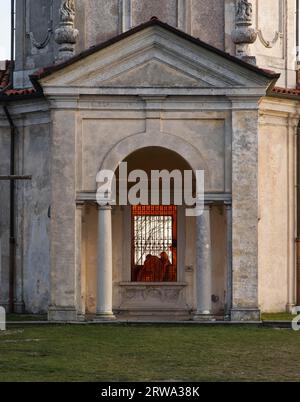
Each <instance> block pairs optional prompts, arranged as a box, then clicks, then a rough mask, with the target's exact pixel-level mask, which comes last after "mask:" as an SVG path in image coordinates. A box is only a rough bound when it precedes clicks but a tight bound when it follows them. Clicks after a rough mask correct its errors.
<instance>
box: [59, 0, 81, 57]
mask: <svg viewBox="0 0 300 402" xmlns="http://www.w3.org/2000/svg"><path fill="white" fill-rule="evenodd" d="M59 15H60V24H59V27H58V28H57V29H56V30H55V41H56V43H58V44H59V55H58V59H59V61H63V60H66V59H68V58H70V57H72V56H74V53H75V45H76V41H77V37H78V30H77V29H75V28H74V20H75V1H74V0H62V2H61V6H60V9H59Z"/></svg>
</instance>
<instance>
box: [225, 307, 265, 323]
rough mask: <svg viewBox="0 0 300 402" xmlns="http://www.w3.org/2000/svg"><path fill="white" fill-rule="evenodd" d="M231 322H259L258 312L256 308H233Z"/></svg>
mask: <svg viewBox="0 0 300 402" xmlns="http://www.w3.org/2000/svg"><path fill="white" fill-rule="evenodd" d="M231 321H260V310H259V309H256V308H233V309H232V310H231Z"/></svg>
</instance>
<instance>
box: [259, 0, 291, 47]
mask: <svg viewBox="0 0 300 402" xmlns="http://www.w3.org/2000/svg"><path fill="white" fill-rule="evenodd" d="M268 3H269V4H268ZM262 5H263V6H264V7H265V9H266V10H270V7H271V5H272V7H273V8H275V10H276V11H277V10H278V11H277V12H276V14H277V16H278V18H277V20H276V18H273V19H272V20H273V21H274V22H275V24H276V25H277V27H273V32H272V33H271V35H270V32H265V31H266V28H265V27H263V23H262V22H261V15H262V13H263V9H262ZM256 28H257V33H258V38H259V40H260V42H261V43H262V44H263V46H265V47H266V48H269V49H271V48H273V47H274V46H275V45H276V43H277V42H278V41H279V40H280V39H281V38H283V36H284V34H283V30H284V0H272V1H271V3H270V2H268V0H264V1H263V4H262V2H261V1H259V0H257V2H256ZM271 30H272V28H271ZM269 31H270V29H269Z"/></svg>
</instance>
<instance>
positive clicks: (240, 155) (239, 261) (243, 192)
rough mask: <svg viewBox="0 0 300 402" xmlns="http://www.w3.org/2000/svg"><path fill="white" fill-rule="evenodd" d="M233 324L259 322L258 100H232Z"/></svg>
mask: <svg viewBox="0 0 300 402" xmlns="http://www.w3.org/2000/svg"><path fill="white" fill-rule="evenodd" d="M232 108H233V110H232V267H233V268H232V309H231V320H232V321H259V319H260V311H259V307H258V98H255V97H254V98H253V99H251V97H249V98H248V99H241V98H235V99H232Z"/></svg>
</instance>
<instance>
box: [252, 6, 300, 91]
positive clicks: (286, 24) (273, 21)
mask: <svg viewBox="0 0 300 402" xmlns="http://www.w3.org/2000/svg"><path fill="white" fill-rule="evenodd" d="M252 3H253V21H254V24H253V27H254V28H255V29H256V30H257V31H258V38H257V40H256V42H255V43H254V45H252V46H251V51H252V53H253V55H255V56H256V58H257V65H258V66H260V67H262V68H267V69H272V70H274V71H277V72H280V73H281V77H280V79H279V81H278V83H277V85H278V86H282V87H290V88H293V87H295V85H296V1H293V0H252Z"/></svg>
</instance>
